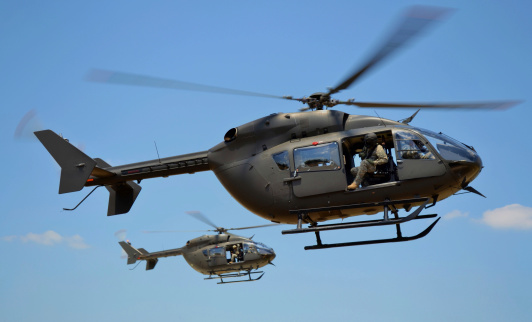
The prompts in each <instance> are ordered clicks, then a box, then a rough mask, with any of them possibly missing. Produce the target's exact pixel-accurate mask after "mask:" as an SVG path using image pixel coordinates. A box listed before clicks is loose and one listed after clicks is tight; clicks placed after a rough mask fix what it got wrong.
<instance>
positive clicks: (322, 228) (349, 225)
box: [282, 198, 440, 250]
mask: <svg viewBox="0 0 532 322" xmlns="http://www.w3.org/2000/svg"><path fill="white" fill-rule="evenodd" d="M412 201H424V203H423V204H422V205H421V206H419V207H418V209H416V210H415V211H414V212H412V213H411V214H410V215H408V216H406V217H399V216H398V214H397V209H395V210H394V211H392V212H393V214H394V216H395V218H394V219H390V218H388V211H389V206H393V205H394V204H397V203H403V202H404V200H401V201H389V200H386V201H384V202H382V203H378V205H382V206H383V208H384V218H383V219H381V220H368V221H359V222H351V223H339V224H329V225H321V226H320V225H318V224H312V225H311V226H310V227H308V228H302V227H301V224H302V221H303V219H304V217H306V215H308V213H310V212H316V211H322V210H326V209H323V208H320V209H307V210H305V211H299V212H298V224H297V228H296V229H291V230H283V231H282V233H283V234H299V233H309V232H314V233H315V234H316V245H313V246H306V247H305V250H309V249H322V248H334V247H346V246H359V245H370V244H384V243H396V242H403V241H409V240H415V239H419V238H422V237H425V236H426V235H427V234H428V233H429V232H430V231H431V230H432V228H434V226H435V225H436V223H438V221H439V220H440V218H438V219H437V220H436V221H434V222H433V223H432V224H431V225H430V226H429V227H427V228H426V229H425V230H424V231H422V232H421V233H419V234H417V235H415V236H410V237H403V235H402V233H401V226H400V224H402V223H405V222H407V221H410V220H415V219H427V218H434V217H436V216H437V214H430V215H419V214H420V213H421V211H422V210H423V209H425V207H426V205H427V203H428V201H429V199H427V198H425V199H417V200H412ZM360 206H361V205H350V206H346V207H343V208H344V209H348V208H359V207H360ZM364 206H366V204H364ZM336 208H337V207H336ZM331 210H332V209H331ZM385 225H395V226H396V229H397V237H396V238H388V239H376V240H365V241H356V242H347V243H335V244H323V243H322V241H321V237H320V231H326V230H338V229H350V228H362V227H374V226H385Z"/></svg>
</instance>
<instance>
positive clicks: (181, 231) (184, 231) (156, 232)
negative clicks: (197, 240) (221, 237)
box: [142, 229, 214, 234]
mask: <svg viewBox="0 0 532 322" xmlns="http://www.w3.org/2000/svg"><path fill="white" fill-rule="evenodd" d="M208 231H214V230H213V229H209V230H143V231H142V232H143V233H144V234H166V233H204V232H208Z"/></svg>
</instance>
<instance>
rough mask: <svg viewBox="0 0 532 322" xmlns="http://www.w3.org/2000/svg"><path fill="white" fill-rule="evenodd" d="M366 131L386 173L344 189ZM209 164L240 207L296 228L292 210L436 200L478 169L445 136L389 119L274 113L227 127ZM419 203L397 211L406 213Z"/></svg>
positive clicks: (338, 213)
mask: <svg viewBox="0 0 532 322" xmlns="http://www.w3.org/2000/svg"><path fill="white" fill-rule="evenodd" d="M276 133H278V135H275V134H276ZM367 133H376V134H377V135H378V137H379V140H380V143H379V144H382V145H383V147H384V148H385V149H386V151H387V152H388V157H389V159H390V160H389V163H388V165H387V166H386V167H384V168H385V169H384V170H383V171H382V172H386V173H384V174H382V175H381V176H380V178H374V179H376V180H374V182H373V183H370V184H367V185H366V186H365V187H363V188H360V189H357V190H355V191H349V190H347V185H349V184H350V183H351V182H352V180H353V177H352V176H351V174H350V169H351V168H352V167H353V166H356V165H358V164H359V161H360V160H357V158H356V155H357V151H360V150H361V149H362V147H363V137H364V135H365V134H367ZM428 135H430V136H428ZM431 141H432V144H434V145H435V146H433V145H432V144H431ZM407 142H408V143H411V144H413V143H415V144H418V145H423V149H425V150H426V152H422V151H419V148H418V150H417V152H416V151H415V148H412V150H410V151H408V150H401V148H398V145H399V144H403V143H407ZM416 153H417V155H416ZM420 153H421V154H423V155H420ZM427 153H430V154H427ZM442 154H444V155H443V156H442ZM408 155H410V157H409V156H408ZM424 156H428V157H424ZM357 161H358V162H357ZM208 162H209V166H210V168H211V170H213V171H214V173H215V174H216V176H217V178H218V179H219V180H220V182H221V183H222V184H223V186H224V187H225V188H226V189H227V191H229V193H230V194H231V195H232V196H233V197H234V198H235V199H236V200H238V201H239V202H240V203H241V204H242V205H243V206H244V207H246V208H247V209H248V210H250V211H251V212H253V213H255V214H257V215H259V216H261V217H263V218H265V219H268V220H270V221H273V222H279V223H296V222H297V215H295V214H294V211H295V210H298V209H318V208H324V209H326V208H331V207H337V206H343V205H351V204H359V203H372V202H381V201H383V200H386V199H388V200H410V199H412V198H430V199H432V200H433V201H434V202H436V201H439V200H443V199H445V198H448V197H449V196H451V195H453V194H454V193H456V192H457V191H459V190H461V189H462V187H463V186H462V185H461V184H462V182H467V183H469V182H471V181H472V180H473V179H474V178H475V177H476V176H477V175H478V173H479V172H480V170H481V168H482V161H481V160H480V157H479V156H478V155H477V154H476V152H475V151H474V150H473V149H472V148H470V147H468V146H466V145H463V144H461V143H459V142H457V141H455V140H453V139H451V138H448V137H445V136H443V135H440V134H436V133H431V132H430V131H426V130H420V129H416V128H413V127H410V126H408V125H406V124H403V123H399V122H395V121H390V120H386V119H381V118H377V117H369V116H357V115H348V114H345V113H342V112H338V111H329V110H324V111H314V112H311V113H308V112H306V113H291V114H275V115H271V116H269V117H266V118H262V119H259V120H257V121H255V122H251V123H248V124H245V125H243V126H241V127H238V128H236V129H232V130H230V131H229V132H228V134H227V135H226V139H225V141H224V142H222V143H220V144H219V145H217V146H215V147H214V148H212V149H210V150H209V153H208ZM371 176H372V175H370V177H371ZM370 179H372V178H370ZM419 204H421V202H417V203H407V204H403V205H402V207H403V208H405V209H407V210H409V209H410V208H411V207H412V206H416V205H419ZM381 211H382V210H381V209H380V207H379V208H377V207H366V208H353V209H342V210H324V211H321V212H320V211H315V212H314V213H313V214H312V215H310V219H311V220H312V221H315V222H320V221H327V220H331V219H338V218H345V217H349V216H356V215H362V214H367V215H371V214H375V213H378V212H381Z"/></svg>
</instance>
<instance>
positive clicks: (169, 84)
mask: <svg viewBox="0 0 532 322" xmlns="http://www.w3.org/2000/svg"><path fill="white" fill-rule="evenodd" d="M446 13H447V10H445V9H439V8H419V7H416V8H413V9H411V10H410V11H409V12H408V14H407V15H406V16H405V17H404V19H403V20H402V22H401V23H400V25H399V27H398V28H397V31H396V32H395V33H393V34H392V36H391V37H390V38H389V39H388V40H387V41H386V42H385V43H384V44H383V45H382V46H381V47H379V49H378V50H377V51H376V53H375V54H374V55H372V56H371V58H370V59H369V60H368V61H367V62H366V63H365V64H364V65H363V66H362V67H361V68H359V69H357V70H355V71H354V72H353V73H352V74H351V75H350V76H349V77H348V78H346V79H344V80H343V81H342V82H340V84H339V85H337V86H335V87H333V88H330V89H329V90H328V91H327V92H323V93H314V94H312V95H310V96H308V97H302V98H293V97H292V96H274V95H268V94H261V93H254V92H246V91H239V90H233V89H226V88H220V87H211V86H205V85H198V84H192V83H185V82H178V81H173V80H166V79H159V78H153V77H147V76H142V75H134V74H127V73H118V72H109V71H101V70H99V71H93V72H92V73H91V74H90V75H89V79H90V80H92V81H97V82H105V83H116V84H126V85H142V86H152V87H164V88H178V89H188V90H196V91H206V92H222V93H228V94H238V95H250V96H260V97H271V98H279V99H287V100H295V101H299V102H302V103H304V104H307V107H305V108H303V109H302V110H301V112H296V113H278V114H271V115H269V116H266V117H263V118H260V119H257V120H255V121H252V122H249V123H246V124H244V125H241V126H238V127H234V128H231V129H229V130H228V131H227V133H226V134H225V135H224V137H223V142H221V143H220V144H218V145H216V146H214V147H212V148H211V149H209V150H206V151H201V152H196V153H191V154H184V155H179V156H174V157H169V158H164V159H157V160H151V161H144V162H139V163H133V164H126V165H120V166H111V165H109V164H107V163H106V162H105V161H103V160H102V159H99V158H95V159H92V158H90V157H89V156H87V155H85V154H84V153H83V152H81V151H79V150H78V149H77V148H75V147H74V146H72V145H71V144H70V143H68V141H66V140H65V139H63V138H62V137H60V136H58V135H57V134H55V133H54V132H52V131H51V130H45V131H38V132H35V135H36V136H37V138H38V139H39V140H40V141H41V143H42V144H43V145H44V146H45V147H46V149H47V150H48V151H49V152H50V154H51V155H52V156H53V157H54V158H55V160H56V161H57V162H58V163H59V165H60V166H61V169H62V170H61V179H60V186H59V193H68V192H73V191H79V190H81V189H82V188H83V187H90V186H96V188H97V187H99V186H105V187H106V188H107V190H109V192H110V197H109V207H108V212H107V215H108V216H111V215H118V214H123V213H127V212H128V211H129V210H130V209H131V207H132V205H133V203H134V201H135V199H136V198H137V196H138V194H139V192H140V190H141V187H140V186H139V183H140V181H141V180H143V179H148V178H154V177H167V176H170V175H178V174H184V173H195V172H201V171H208V170H211V171H213V172H214V174H215V175H216V177H217V178H218V180H219V181H220V182H221V183H222V185H223V186H224V187H225V188H226V189H227V191H228V192H229V193H230V194H231V195H232V196H233V197H234V198H235V199H236V200H237V201H238V202H240V203H241V204H242V205H243V206H244V207H246V208H247V209H248V210H249V211H251V212H252V213H254V214H256V215H258V216H261V217H262V218H265V219H267V220H269V221H272V222H275V223H287V224H296V225H297V226H296V229H292V230H285V231H283V234H295V233H307V232H314V233H315V234H316V245H313V246H307V247H305V249H319V248H330V247H341V246H354V245H364V244H376V243H390V242H402V241H408V240H413V239H417V238H421V237H423V236H426V235H427V234H428V233H429V232H430V230H431V229H432V228H433V227H434V225H435V224H436V223H437V221H438V220H439V219H437V220H436V221H434V222H433V223H432V224H431V225H430V226H428V227H427V228H426V229H425V230H424V231H423V232H421V233H420V234H418V235H415V236H411V237H405V236H403V235H402V233H401V228H400V224H402V223H405V222H407V221H410V220H413V219H426V218H434V217H436V216H437V215H434V214H431V215H421V214H420V213H421V211H422V210H423V209H425V208H428V207H432V206H434V205H436V203H437V202H439V201H441V200H444V199H446V198H448V197H450V196H452V195H454V194H456V193H457V192H459V191H461V190H465V191H467V192H472V193H476V194H478V195H481V194H480V193H479V192H478V191H477V190H475V189H474V188H472V187H470V186H469V184H470V183H471V182H472V181H473V180H474V179H475V178H476V177H477V176H478V174H479V173H480V171H481V169H482V167H483V166H482V160H481V158H480V156H479V155H478V154H477V152H476V151H475V149H474V148H473V147H472V146H470V145H466V144H463V143H461V142H459V141H457V140H454V139H452V138H450V137H448V136H446V135H444V134H442V133H441V132H440V133H436V132H433V131H429V130H425V129H422V128H417V127H413V126H410V125H409V123H410V122H411V121H412V119H413V118H414V117H415V115H416V114H417V112H416V113H414V114H413V115H412V116H410V117H409V118H407V119H404V120H402V121H392V120H388V119H383V118H380V117H371V116H361V115H350V114H347V113H344V112H341V111H336V110H327V108H331V107H334V106H336V105H340V104H343V105H350V106H358V107H362V108H368V107H371V108H381V107H392V108H394V107H395V108H403V107H405V108H406V107H408V108H412V107H413V108H469V109H504V108H508V107H510V106H512V105H515V104H516V103H517V102H515V101H501V102H482V103H478V102H477V103H442V104H418V103H416V104H410V103H377V102H359V101H355V100H353V99H349V100H345V101H342V100H337V99H333V98H332V97H331V96H332V95H333V94H336V93H338V92H340V91H341V90H344V89H347V88H348V87H349V86H351V85H352V84H354V83H355V81H356V80H358V79H359V78H360V76H361V75H363V74H365V73H366V72H367V71H368V70H370V69H371V68H372V67H374V66H375V65H376V64H378V63H379V62H381V61H382V60H383V59H385V58H386V57H388V56H389V55H390V54H391V53H393V52H395V51H396V50H398V49H399V48H400V47H401V46H403V45H405V44H406V43H408V42H409V41H411V40H412V38H414V37H415V36H416V35H417V34H419V33H420V32H422V31H423V30H425V29H427V28H428V27H429V26H430V25H432V24H433V22H434V21H437V20H438V19H440V18H442V17H443V16H444V15H445V14H446ZM369 133H374V134H376V135H377V138H378V143H379V144H380V145H382V146H383V148H384V150H385V151H386V154H387V156H388V163H387V164H384V165H381V166H379V167H378V168H377V171H376V172H375V173H368V174H367V175H366V177H365V181H364V182H363V187H362V188H359V189H356V190H348V189H347V186H348V185H349V184H351V182H353V177H352V175H351V172H350V169H351V168H352V167H355V166H356V165H359V164H360V152H361V151H362V149H363V146H364V137H365V135H366V134H369ZM135 181H136V183H135ZM96 188H94V189H96ZM93 191H94V190H93ZM91 193H92V191H91ZM78 205H79V204H78ZM76 207H77V206H76ZM414 207H417V209H416V210H415V211H412V213H410V214H409V215H408V216H406V217H399V215H398V212H399V210H401V209H404V210H405V211H406V212H410V211H411V210H412V209H414ZM381 212H383V213H384V218H383V219H377V220H369V221H357V222H350V223H349V222H342V223H340V224H327V225H322V224H319V223H320V222H324V221H329V220H333V219H342V220H343V219H345V218H347V217H351V216H358V215H374V214H377V213H381ZM389 212H391V213H392V214H393V216H394V218H390V216H389ZM303 224H309V227H303V226H302V225H303ZM383 225H396V228H397V236H396V237H394V238H390V239H381V240H366V241H356V242H347V243H337V244H324V243H322V241H321V237H320V232H321V231H326V230H335V229H347V228H360V227H368V226H383Z"/></svg>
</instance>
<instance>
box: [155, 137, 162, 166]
mask: <svg viewBox="0 0 532 322" xmlns="http://www.w3.org/2000/svg"><path fill="white" fill-rule="evenodd" d="M153 144H155V151H157V159H158V160H159V163H161V157H160V156H159V149H157V143H156V142H155V140H154V141H153Z"/></svg>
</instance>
